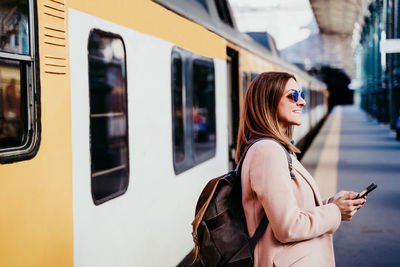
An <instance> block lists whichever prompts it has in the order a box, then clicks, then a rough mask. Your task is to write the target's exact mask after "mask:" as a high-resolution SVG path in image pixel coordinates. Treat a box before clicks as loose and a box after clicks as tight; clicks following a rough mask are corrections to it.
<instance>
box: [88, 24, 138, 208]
mask: <svg viewBox="0 0 400 267" xmlns="http://www.w3.org/2000/svg"><path fill="white" fill-rule="evenodd" d="M93 33H97V34H100V35H102V36H103V37H108V38H115V39H119V40H120V41H121V43H122V46H123V49H124V62H123V64H121V65H123V68H124V70H125V77H124V80H123V81H124V84H125V97H124V98H125V99H124V102H125V103H124V104H125V107H126V110H124V111H123V113H124V115H125V117H126V130H125V138H124V139H125V140H126V150H127V152H126V153H127V159H126V160H127V165H126V177H124V178H123V179H125V180H126V181H125V183H124V186H123V188H120V189H119V190H118V191H116V192H114V193H112V194H110V195H108V196H106V197H103V198H100V199H97V198H96V197H95V194H94V192H93V190H94V189H93V179H96V177H93V174H94V173H95V172H94V170H93V161H92V158H93V156H92V141H91V140H92V137H91V136H92V134H91V133H92V123H91V120H92V117H91V116H92V112H91V106H90V99H91V89H90V63H89V56H90V51H89V43H90V38H91V36H92V34H93ZM87 44H88V83H89V87H88V88H89V92H88V93H89V134H90V138H89V139H90V141H89V146H90V151H89V153H90V184H91V194H92V200H93V203H94V204H95V205H96V206H98V205H100V204H103V203H105V202H107V201H110V200H112V199H114V198H117V197H119V196H122V195H124V194H125V193H126V191H127V190H128V187H129V183H130V155H129V110H128V108H129V107H128V74H127V55H126V46H125V42H124V39H123V38H122V36H121V35H119V34H116V33H113V32H108V31H104V30H101V29H98V28H93V29H91V30H90V32H89V36H88V41H87ZM107 113H110V112H107ZM111 169H113V168H111ZM106 170H107V169H106ZM106 170H103V171H106ZM108 170H110V169H108ZM116 171H118V170H116ZM97 172H99V171H97ZM100 172H102V171H100Z"/></svg>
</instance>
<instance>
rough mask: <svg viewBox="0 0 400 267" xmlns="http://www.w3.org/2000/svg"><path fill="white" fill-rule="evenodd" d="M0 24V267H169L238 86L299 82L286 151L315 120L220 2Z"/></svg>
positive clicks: (124, 6)
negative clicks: (262, 77)
mask: <svg viewBox="0 0 400 267" xmlns="http://www.w3.org/2000/svg"><path fill="white" fill-rule="evenodd" d="M0 21H1V27H0V35H1V36H0V37H1V39H0V103H1V106H0V162H1V163H2V165H0V200H1V203H2V204H1V205H0V207H1V208H0V212H1V214H2V216H1V219H0V233H1V236H2V242H1V249H0V251H1V252H0V265H2V266H73V265H74V266H175V265H176V264H177V263H178V262H179V261H180V260H181V259H182V258H183V257H184V256H185V254H186V253H187V252H188V251H189V250H190V249H191V247H192V246H193V242H192V239H191V234H190V233H191V221H192V220H193V217H194V207H195V203H196V201H197V198H198V196H199V194H200V192H201V190H202V188H203V187H204V185H205V184H206V182H207V181H208V180H209V179H210V178H212V177H215V176H218V175H219V174H221V173H224V172H226V171H227V170H228V169H229V168H231V167H233V165H234V163H233V158H234V153H235V144H236V137H237V127H238V120H239V112H240V108H241V105H242V101H243V96H244V93H245V91H246V88H247V86H248V84H249V83H250V81H251V80H252V79H254V77H255V76H256V75H257V74H258V73H261V72H263V71H288V72H291V73H293V74H294V75H295V76H296V77H298V80H299V84H300V86H301V87H302V88H303V89H304V90H306V91H307V95H308V99H307V100H308V107H307V110H306V114H305V116H304V118H305V122H304V125H303V126H301V127H298V128H297V129H296V130H295V137H296V140H298V141H300V140H301V139H303V138H304V137H305V136H306V135H307V134H308V133H309V132H310V131H311V130H312V129H313V127H314V126H315V125H316V124H317V123H318V122H319V121H320V120H321V119H322V118H323V117H324V116H325V114H326V112H327V110H326V106H327V101H326V96H327V91H326V86H325V85H324V84H323V83H321V82H319V81H317V80H315V79H314V78H312V77H310V76H308V75H307V74H306V73H304V72H302V71H301V70H299V69H297V68H296V67H294V66H292V65H290V64H288V63H286V62H284V61H283V60H282V59H280V58H279V55H278V54H277V53H276V48H274V47H273V43H271V47H272V48H271V47H269V48H268V47H265V46H262V45H260V44H258V43H257V42H255V41H254V40H253V39H251V38H250V37H249V36H247V35H245V34H241V33H239V32H238V31H237V30H236V27H235V22H234V19H233V17H232V15H231V12H230V8H229V4H228V3H227V2H226V1H213V0H197V1H196V0H186V1H178V0H157V1H150V0H133V1H122V0H115V1H94V0H86V1H78V0H37V1H33V0H3V1H2V2H1V3H0Z"/></svg>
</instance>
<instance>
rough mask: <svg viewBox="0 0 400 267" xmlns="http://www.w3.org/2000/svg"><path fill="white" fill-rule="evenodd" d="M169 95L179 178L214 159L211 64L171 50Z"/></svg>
mask: <svg viewBox="0 0 400 267" xmlns="http://www.w3.org/2000/svg"><path fill="white" fill-rule="evenodd" d="M171 91H172V94H171V98H172V100H171V102H172V143H173V159H174V170H175V173H176V174H179V173H181V172H183V171H185V170H188V169H190V168H192V167H193V166H195V165H197V164H199V163H201V162H203V161H205V160H207V159H210V158H212V157H213V156H214V155H215V151H216V119H215V74H214V62H213V60H212V59H210V58H205V57H201V56H198V55H195V54H193V53H192V52H190V51H187V50H184V49H181V48H178V47H175V48H174V49H173V51H172V56H171Z"/></svg>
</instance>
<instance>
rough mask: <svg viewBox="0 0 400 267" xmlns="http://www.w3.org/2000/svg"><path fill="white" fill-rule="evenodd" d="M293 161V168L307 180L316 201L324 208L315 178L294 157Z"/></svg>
mask: <svg viewBox="0 0 400 267" xmlns="http://www.w3.org/2000/svg"><path fill="white" fill-rule="evenodd" d="M292 160H293V167H294V169H295V170H296V171H297V172H298V173H299V174H300V175H301V176H302V177H303V178H304V180H306V182H307V183H308V184H309V185H310V187H311V189H312V191H313V193H314V197H315V200H316V201H317V203H318V205H319V206H322V200H321V195H320V193H319V190H318V187H317V184H316V183H315V180H314V178H312V176H311V174H310V173H309V172H308V171H307V170H306V169H305V168H304V167H303V165H301V163H300V162H299V161H298V160H297V159H295V158H294V157H292Z"/></svg>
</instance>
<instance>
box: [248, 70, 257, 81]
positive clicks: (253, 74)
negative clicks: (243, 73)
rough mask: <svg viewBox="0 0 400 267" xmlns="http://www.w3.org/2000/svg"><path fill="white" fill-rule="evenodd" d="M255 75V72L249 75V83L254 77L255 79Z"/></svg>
mask: <svg viewBox="0 0 400 267" xmlns="http://www.w3.org/2000/svg"><path fill="white" fill-rule="evenodd" d="M257 75H258V74H257V73H255V72H252V73H251V74H250V81H253V80H254V79H255V78H256V77H257Z"/></svg>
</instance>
